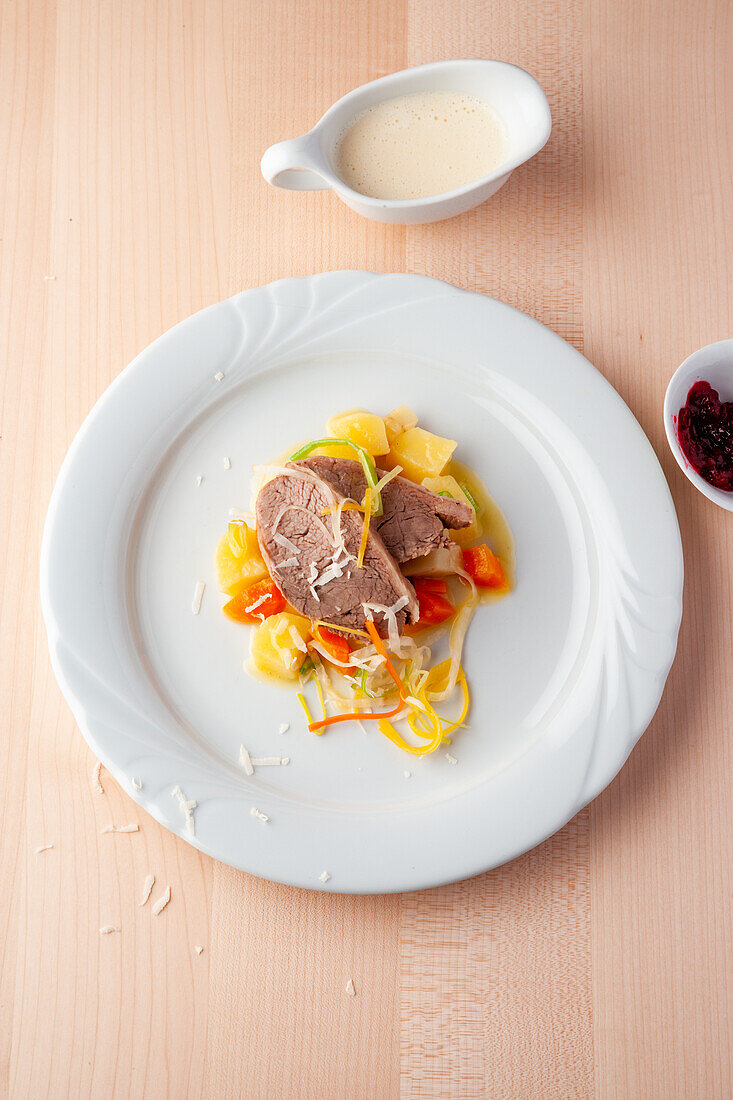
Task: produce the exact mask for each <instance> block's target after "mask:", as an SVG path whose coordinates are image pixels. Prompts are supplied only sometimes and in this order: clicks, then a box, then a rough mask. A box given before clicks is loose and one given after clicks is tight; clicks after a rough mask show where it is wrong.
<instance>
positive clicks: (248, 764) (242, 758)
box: [239, 745, 255, 775]
mask: <svg viewBox="0 0 733 1100" xmlns="http://www.w3.org/2000/svg"><path fill="white" fill-rule="evenodd" d="M239 763H240V764H241V765H242V767H243V768H244V770H245V772H246V774H247V775H254V773H255V770H254V768H253V767H252V757H251V756H250V755H249V753H248V752H247V750H246V749H245V747H244V745H240V746H239Z"/></svg>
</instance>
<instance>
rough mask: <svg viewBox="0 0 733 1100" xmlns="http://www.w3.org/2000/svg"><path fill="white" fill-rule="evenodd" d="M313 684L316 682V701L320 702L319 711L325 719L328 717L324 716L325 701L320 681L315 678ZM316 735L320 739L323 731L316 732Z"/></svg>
mask: <svg viewBox="0 0 733 1100" xmlns="http://www.w3.org/2000/svg"><path fill="white" fill-rule="evenodd" d="M315 682H316V691H317V692H318V699H319V701H320V704H321V710H322V711H323V717H324V718H327V717H328V715H327V714H326V702H325V700H324V698H323V688H322V687H321V683H320V681H319V679H318V677H316V681H315ZM316 733H317V734H318V736H319V737H320V736H321V734H322V733H323V730H322V729H320V730H316Z"/></svg>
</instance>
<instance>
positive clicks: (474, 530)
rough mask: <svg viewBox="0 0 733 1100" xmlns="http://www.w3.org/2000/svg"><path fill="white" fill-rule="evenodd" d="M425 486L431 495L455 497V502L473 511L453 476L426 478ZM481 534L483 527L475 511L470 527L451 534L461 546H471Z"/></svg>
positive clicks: (453, 531) (444, 475)
mask: <svg viewBox="0 0 733 1100" xmlns="http://www.w3.org/2000/svg"><path fill="white" fill-rule="evenodd" d="M423 485H424V486H425V488H426V489H429V490H430V492H431V493H442V494H445V493H447V494H448V496H450V497H453V499H454V500H460V501H462V502H463V503H464V504H467V505H468V506H469V508H470V509H471V511H473V505H472V504H471V501H470V500H469V499H468V497H467V496H466V494H465V493H464V491H463V489H462V488H461V487H460V485H459V484H458V482H457V481H456V479H455V478H454V477H453V476H452V475H451V474H443V476H442V477H426V478H425V480H424V481H423ZM480 534H481V527H480V525H479V521H478V517H477V516H476V513H475V511H473V519H472V521H471V525H470V527H461V528H460V529H458V530H452V531H451V533H450V535H451V538H452V539H453V541H454V542H457V543H458V545H459V546H470V545H471V543H473V542H476V540H477V539H478V537H479V535H480Z"/></svg>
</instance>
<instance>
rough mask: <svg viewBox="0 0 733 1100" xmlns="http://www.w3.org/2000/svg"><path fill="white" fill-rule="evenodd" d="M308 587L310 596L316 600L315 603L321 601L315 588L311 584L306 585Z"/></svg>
mask: <svg viewBox="0 0 733 1100" xmlns="http://www.w3.org/2000/svg"><path fill="white" fill-rule="evenodd" d="M308 589H309V591H310V594H311V596H312V597H313V599H314V600H315V601H316V603H320V602H321V597H320V596H319V595H318V593H317V592H316V590H315V588H314V587H313V585H312V584H309V585H308Z"/></svg>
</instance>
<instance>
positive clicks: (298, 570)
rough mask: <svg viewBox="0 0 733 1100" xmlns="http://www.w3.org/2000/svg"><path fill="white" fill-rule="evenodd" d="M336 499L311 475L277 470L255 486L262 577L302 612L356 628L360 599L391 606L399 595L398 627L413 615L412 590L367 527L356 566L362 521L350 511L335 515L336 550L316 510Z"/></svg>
mask: <svg viewBox="0 0 733 1100" xmlns="http://www.w3.org/2000/svg"><path fill="white" fill-rule="evenodd" d="M342 499H344V498H343V497H342V496H341V494H340V493H338V492H336V491H335V490H334V489H333V488H332V487H331V486H330V485H329V484H328V483H327V482H325V481H323V479H321V478H319V477H317V476H314V475H309V476H307V478H303V477H302V476H300V477H298V476H289V475H287V474H279V475H278V476H277V477H275V478H273V479H272V481H268V483H267V484H266V485H265V486H263V488H262V489H260V491H259V493H258V494H257V500H256V503H255V516H256V521H257V537H258V539H259V544H260V550H261V551H262V556H263V558H264V559H265V564H266V565H267V568H268V569H269V571H270V576H271V577H272V579H273V580H274V582H275V584H276V585H277V586H278V588H279V589H280V591H281V592H282V594H283V596H285V599H286V600H288V602H289V603H290V604H291V605H292V606H293V607H294V608H295V610H296V611H299V612H300V613H301V614H302V615H305V616H307V617H308V618H309V619H325V620H326V621H327V622H331V623H336V624H337V625H339V626H350V627H355V628H357V629H360V630H363V629H364V624H365V622H366V616H365V613H364V607H363V605H364V604H365V603H377V604H383V605H384V606H386V607H392V606H393V605H394V604H395V603H397V601H398V600H400V599H401V598H402V597H405V598H406V603H405V605H404V607H403V608H402V609H401V610H400V611H398V612H397V613H396V618H397V627H398V630H399V631H400V633H401V632H402V630H403V628H404V626H405V624H406V623H408V622H414V621H415V620H416V619H417V616H418V606H417V599H416V597H415V590H414V588H413V587H412V585H411V584H410V582H409V581H408V580H406V579H405V578H404V577H403V576H402V573H401V572H400V570H399V569H398V567H397V564H396V562H395V560H394V558H393V557H392V556H391V555H390V554H389V553H388V551H387V549H386V548H385V545H384V543H383V542H382V540H381V538H380V537H379V535H378V534H377V533H376V532H375V531H373V530H370V532H369V538H368V540H367V546H366V552H365V554H364V564H363V567H362V568H361V569H359V568H357V565H356V560H355V559H356V556H357V554H358V551H359V544H360V542H361V533H362V522H363V521H362V516H361V514H360V513H359V512H355V511H353V510H352V511H344V512H343V513H342V515H341V533H342V536H343V542H344V546H345V548H346V555H344V553H343V550H341V549H340V548H339V547H338V545H337V543H336V540H335V538H334V532H333V526H332V521H331V517H330V516H324V515H322V512H323V511H324V510H325V509H327V508H330V507H332V506H333V503H334V500H335V501H336V503H337V504H338V502H339V501H341V500H342ZM276 536H279V538H278V537H276ZM282 540H286V541H285V543H283V541H282ZM293 547H295V550H293ZM349 555H350V556H351V557H350V558H349ZM374 621H375V623H376V624H377V626H378V628H379V631H380V633H382V634H384V635H386V633H387V625H386V622H385V621H384V616H383V615H381V616H380V615H379V614H378V613H376V614H374Z"/></svg>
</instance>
